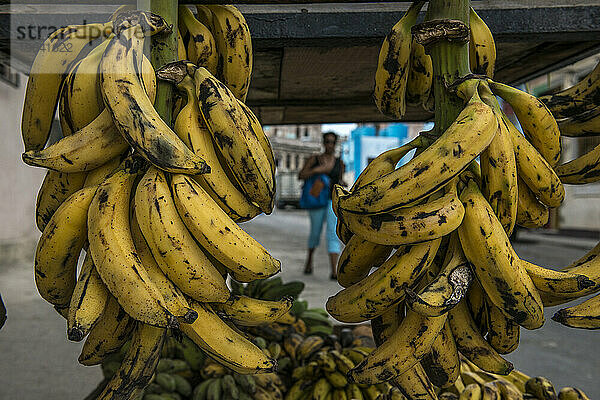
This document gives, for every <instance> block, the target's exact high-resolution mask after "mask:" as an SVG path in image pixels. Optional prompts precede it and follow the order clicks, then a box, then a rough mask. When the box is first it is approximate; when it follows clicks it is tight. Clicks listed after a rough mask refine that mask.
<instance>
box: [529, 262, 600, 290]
mask: <svg viewBox="0 0 600 400" xmlns="http://www.w3.org/2000/svg"><path fill="white" fill-rule="evenodd" d="M521 263H522V264H523V265H524V267H525V270H526V271H527V273H528V274H529V276H530V277H531V280H532V281H533V284H534V285H535V287H536V288H537V289H538V290H541V291H544V292H549V293H565V294H568V293H575V294H576V293H581V292H582V291H585V290H586V289H588V288H592V287H594V286H596V284H595V283H594V281H593V280H590V279H589V278H588V277H587V276H585V275H583V274H577V273H573V272H570V271H555V270H553V269H550V268H544V267H541V266H539V265H536V264H533V263H530V262H528V261H525V260H521Z"/></svg>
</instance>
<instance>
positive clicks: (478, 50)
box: [469, 7, 496, 78]
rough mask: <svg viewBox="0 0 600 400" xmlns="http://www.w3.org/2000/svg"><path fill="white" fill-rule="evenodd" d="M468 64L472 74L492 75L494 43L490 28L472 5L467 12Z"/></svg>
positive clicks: (494, 63)
mask: <svg viewBox="0 0 600 400" xmlns="http://www.w3.org/2000/svg"><path fill="white" fill-rule="evenodd" d="M469 65H470V67H471V72H473V73H474V74H479V75H486V76H488V77H489V78H493V77H494V66H495V65H496V43H495V42H494V37H493V36H492V32H491V31H490V28H488V26H487V25H486V23H485V22H484V21H483V20H482V19H481V17H480V16H479V15H477V13H476V12H475V10H474V9H473V7H470V12H469Z"/></svg>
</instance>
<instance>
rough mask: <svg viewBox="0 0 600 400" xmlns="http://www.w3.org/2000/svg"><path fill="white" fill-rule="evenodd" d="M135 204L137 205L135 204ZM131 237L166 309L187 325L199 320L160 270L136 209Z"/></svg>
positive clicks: (132, 220) (132, 215)
mask: <svg viewBox="0 0 600 400" xmlns="http://www.w3.org/2000/svg"><path fill="white" fill-rule="evenodd" d="M134 204H135V203H134ZM130 219H131V222H130V225H131V237H132V239H133V244H134V246H135V251H136V254H137V255H138V257H139V258H140V260H141V261H142V265H143V266H144V269H145V270H146V273H147V274H148V277H150V280H151V281H152V283H153V284H154V285H156V288H157V289H158V290H159V291H160V294H161V295H162V298H163V300H164V302H165V308H166V309H167V310H168V311H169V312H170V313H171V314H172V315H173V316H175V317H177V318H181V320H182V321H184V322H186V323H190V322H193V321H194V320H196V318H198V314H196V312H195V311H194V310H192V309H191V308H190V305H189V303H188V301H187V300H186V299H185V297H184V296H183V293H181V290H179V288H178V287H177V286H175V285H174V284H173V282H171V281H170V280H169V278H167V277H166V275H165V273H164V272H163V271H162V270H161V269H160V267H159V266H158V264H157V262H156V260H155V259H154V256H152V253H151V251H150V248H149V247H148V244H147V243H146V240H145V239H144V236H143V235H142V231H141V230H140V226H139V224H138V222H137V219H136V218H135V207H133V209H132V210H131V216H130Z"/></svg>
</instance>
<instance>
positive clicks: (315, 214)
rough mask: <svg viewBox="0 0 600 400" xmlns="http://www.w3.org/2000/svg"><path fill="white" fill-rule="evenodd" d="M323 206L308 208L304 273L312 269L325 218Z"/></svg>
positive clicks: (310, 271) (308, 272)
mask: <svg viewBox="0 0 600 400" xmlns="http://www.w3.org/2000/svg"><path fill="white" fill-rule="evenodd" d="M325 211H326V209H325V208H315V209H312V210H308V215H309V217H310V234H309V236H308V254H307V255H306V263H305V264H304V273H305V274H310V273H312V270H313V254H314V252H315V249H316V248H317V247H319V242H320V240H321V231H322V230H323V221H324V220H325Z"/></svg>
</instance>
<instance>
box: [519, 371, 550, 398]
mask: <svg viewBox="0 0 600 400" xmlns="http://www.w3.org/2000/svg"><path fill="white" fill-rule="evenodd" d="M525 393H529V394H532V395H534V396H535V397H537V398H538V399H556V398H557V396H556V391H555V390H554V386H553V385H552V382H550V380H549V379H548V378H544V377H543V376H536V377H533V378H530V379H529V380H528V381H527V382H525Z"/></svg>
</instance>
